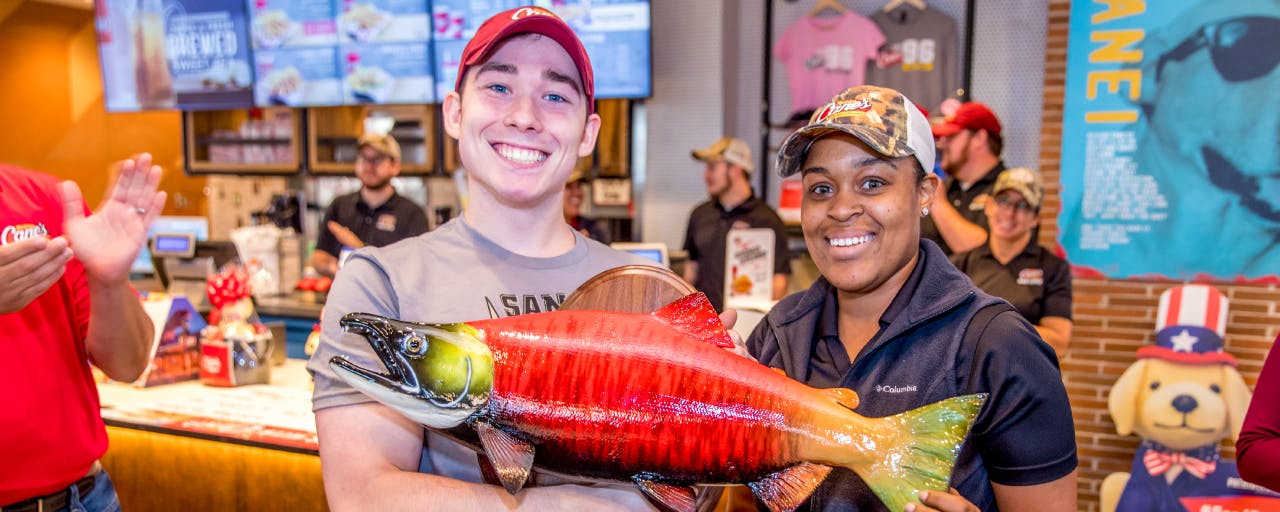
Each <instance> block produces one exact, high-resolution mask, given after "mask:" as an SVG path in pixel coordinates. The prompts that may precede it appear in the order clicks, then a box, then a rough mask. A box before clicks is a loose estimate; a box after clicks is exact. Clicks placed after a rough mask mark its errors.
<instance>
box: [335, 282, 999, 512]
mask: <svg viewBox="0 0 1280 512" xmlns="http://www.w3.org/2000/svg"><path fill="white" fill-rule="evenodd" d="M341 325H342V327H343V329H345V330H346V331H348V332H353V333H357V334H360V335H362V336H364V337H365V338H366V339H367V340H368V341H369V343H370V344H371V345H372V346H373V348H374V350H375V351H376V352H377V354H378V357H379V358H380V359H381V360H382V363H383V364H384V365H385V366H386V369H387V373H385V374H383V373H378V372H377V371H374V370H370V369H365V368H361V367H359V366H356V365H354V364H352V363H351V362H349V361H348V360H346V359H343V358H338V357H335V358H333V359H332V360H330V362H329V364H330V365H331V366H332V367H333V368H334V370H335V371H336V372H337V373H338V375H340V376H342V377H343V379H344V380H346V381H347V382H348V383H350V384H351V385H352V386H354V387H356V388H357V389H360V390H361V391H363V392H364V393H366V394H368V395H370V396H371V397H373V398H375V399H376V400H378V401H379V402H382V403H384V404H386V405H388V406H390V407H392V408H394V409H396V410H397V411H400V413H402V414H404V415H406V416H408V417H409V418H412V419H413V420H414V421H417V422H418V423H421V424H423V425H425V426H426V427H428V428H431V429H434V430H437V431H440V432H444V433H446V434H448V433H450V429H454V430H453V433H454V435H455V436H456V434H457V429H455V427H460V426H463V425H464V424H465V426H466V427H470V429H474V434H475V436H472V438H473V439H474V438H478V440H479V442H478V445H479V446H476V448H477V449H478V450H482V451H483V452H484V453H485V454H486V455H487V456H488V457H489V460H490V461H491V462H492V463H493V466H494V469H495V470H496V473H497V476H498V477H499V479H500V480H501V482H502V483H503V486H504V487H506V489H507V491H509V492H511V493H513V494H514V493H516V492H517V491H519V490H520V489H521V487H522V486H523V485H524V483H525V481H526V480H527V479H528V476H529V473H530V470H531V468H532V467H534V466H537V468H538V470H539V471H547V472H550V473H554V474H559V475H566V476H572V477H578V478H588V479H599V480H613V481H627V480H630V481H632V482H634V483H635V484H636V485H637V486H639V488H640V490H641V491H642V492H643V493H644V495H645V496H647V497H648V498H649V499H650V500H651V501H653V502H654V503H655V504H657V505H659V506H660V507H663V508H666V509H670V510H676V511H692V510H694V508H695V503H694V501H695V500H694V489H693V487H692V486H693V485H695V484H698V485H718V484H719V485H724V484H735V483H746V484H747V485H748V486H749V487H750V488H751V489H752V491H753V492H755V494H756V496H757V497H759V498H760V500H761V501H762V502H764V503H765V504H767V505H768V506H769V508H770V509H772V510H774V511H783V510H787V511H789V510H793V509H794V508H796V507H798V506H799V505H800V504H801V503H803V502H804V500H805V499H806V498H807V497H808V496H809V494H811V493H812V492H813V490H814V489H815V488H816V487H817V486H818V484H820V483H821V482H822V480H823V479H824V478H825V477H826V475H827V473H828V472H830V471H831V467H832V466H840V467H846V468H849V469H851V470H853V471H854V472H856V473H857V474H858V475H859V476H861V477H862V479H863V480H865V481H866V482H867V485H868V486H870V488H871V490H872V491H874V492H875V493H876V495H877V496H879V498H880V499H881V500H882V501H884V502H885V504H886V505H888V506H889V509H890V510H902V508H903V507H904V506H905V505H906V504H907V503H910V502H917V497H916V495H917V493H918V492H919V491H921V490H929V491H939V492H946V491H947V488H948V480H949V478H950V475H951V469H952V466H953V465H954V464H955V458H956V455H957V454H958V453H959V450H960V445H961V443H962V442H963V441H964V437H965V435H966V434H967V432H968V430H969V427H970V425H971V424H972V422H973V418H974V417H975V416H976V415H977V413H978V410H979V408H980V407H981V406H982V402H983V400H985V398H986V395H967V396H962V397H956V398H952V399H949V400H944V401H941V402H937V403H934V404H932V405H928V406H925V407H921V408H919V409H915V410H911V411H907V412H905V413H902V414H898V415H895V416H889V417H885V418H867V417H864V416H861V415H859V414H857V413H855V412H853V408H854V407H856V406H857V405H858V404H857V401H858V398H857V395H856V394H854V392H853V391H851V390H847V389H816V388H811V387H809V386H806V385H804V384H802V383H800V382H796V381H794V380H791V379H789V378H787V377H786V376H784V375H782V374H780V373H778V372H776V371H774V370H772V369H770V368H768V367H765V366H763V365H761V364H759V363H757V362H755V361H752V360H750V359H746V358H743V357H740V356H737V355H735V354H733V353H731V352H729V351H728V350H724V349H725V348H727V347H731V346H732V345H733V343H732V341H731V339H730V338H729V334H728V332H727V331H726V330H725V329H724V326H723V325H722V324H721V323H720V319H719V317H717V316H716V314H715V310H714V309H713V308H712V307H711V304H710V303H709V302H707V299H706V297H705V296H703V295H702V294H700V293H698V294H693V295H689V296H688V297H685V298H683V299H680V300H678V301H675V302H673V303H671V304H668V305H667V306H664V307H663V308H661V309H659V310H658V311H655V312H654V313H652V314H650V315H644V314H632V313H614V312H605V311H568V310H560V311H555V312H550V313H539V314H529V315H520V316H512V317H505V318H500V319H496V320H477V321H473V322H467V323H455V324H419V323H410V322H403V321H399V320H392V319H388V318H383V317H380V316H376V315H370V314H365V313H351V314H348V315H346V316H344V317H343V318H342V320H341ZM463 428H465V427H463ZM468 433H470V432H469V429H468ZM461 437H467V436H461ZM473 446H475V444H473Z"/></svg>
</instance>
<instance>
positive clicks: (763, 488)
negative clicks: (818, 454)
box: [747, 462, 831, 512]
mask: <svg viewBox="0 0 1280 512" xmlns="http://www.w3.org/2000/svg"><path fill="white" fill-rule="evenodd" d="M830 472H831V466H823V465H821V464H814V463H811V462H801V463H799V464H796V465H794V466H791V467H789V468H787V469H784V470H782V471H778V472H777V473H770V474H769V476H766V477H764V478H762V479H760V480H759V481H757V482H750V483H748V484H747V487H750V488H751V491H752V492H754V493H756V497H757V498H760V501H762V502H764V504H765V505H766V506H768V507H769V510H771V511H773V512H790V511H792V510H795V509H796V507H799V506H800V505H801V504H802V503H804V500H806V499H808V498H809V495H810V494H813V490H814V489H817V488H818V485H820V484H822V481H823V480H825V479H826V478H827V474H828V473H830Z"/></svg>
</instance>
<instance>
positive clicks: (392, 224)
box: [316, 191, 427, 257]
mask: <svg viewBox="0 0 1280 512" xmlns="http://www.w3.org/2000/svg"><path fill="white" fill-rule="evenodd" d="M331 220H332V221H337V223H338V224H341V225H343V226H345V227H346V228H347V229H350V230H351V232H352V233H355V235H356V237H357V238H359V239H360V241H361V242H364V244H365V245H368V246H373V247H382V246H384V245H391V244H393V243H396V242H399V241H400V240H403V239H405V238H409V237H411V236H418V235H421V234H423V233H426V232H427V214H426V212H424V211H423V210H422V207H421V206H418V204H417V203H414V202H413V201H411V200H409V199H405V198H404V197H402V196H400V195H399V194H392V196H391V199H388V200H387V202H385V203H382V204H381V205H379V206H378V207H377V208H369V205H367V204H365V203H364V201H361V200H360V192H359V191H356V192H352V193H350V194H343V195H340V196H338V197H335V198H334V199H333V202H332V203H329V209H327V210H325V212H324V220H322V221H320V230H319V231H320V235H319V236H318V237H316V250H318V251H324V252H327V253H329V254H330V255H332V256H334V257H337V256H338V255H339V254H340V253H341V252H342V244H341V243H339V242H338V239H337V238H335V237H334V236H333V233H330V232H329V228H328V224H329V221H331Z"/></svg>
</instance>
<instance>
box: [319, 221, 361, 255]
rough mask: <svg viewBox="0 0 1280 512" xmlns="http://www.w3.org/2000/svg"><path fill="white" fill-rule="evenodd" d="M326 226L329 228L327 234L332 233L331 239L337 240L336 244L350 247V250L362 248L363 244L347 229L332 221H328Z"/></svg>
mask: <svg viewBox="0 0 1280 512" xmlns="http://www.w3.org/2000/svg"><path fill="white" fill-rule="evenodd" d="M326 226H327V227H328V228H329V232H330V233H333V237H334V238H336V239H338V243H340V244H342V246H343V247H350V248H352V249H359V248H361V247H364V242H362V241H361V240H360V237H358V236H356V234H355V233H354V232H352V231H351V230H350V229H347V228H346V226H343V225H342V224H338V223H337V222H334V221H329V223H328V224H326Z"/></svg>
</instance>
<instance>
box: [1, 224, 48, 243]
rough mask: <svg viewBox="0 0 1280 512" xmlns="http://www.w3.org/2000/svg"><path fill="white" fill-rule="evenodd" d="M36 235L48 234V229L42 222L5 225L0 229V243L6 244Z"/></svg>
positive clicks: (45, 235)
mask: <svg viewBox="0 0 1280 512" xmlns="http://www.w3.org/2000/svg"><path fill="white" fill-rule="evenodd" d="M37 236H43V237H48V236H49V230H48V229H45V227H44V224H17V225H12V226H5V227H4V230H3V231H0V245H8V244H11V243H14V242H17V241H20V240H26V239H28V238H35V237H37Z"/></svg>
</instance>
